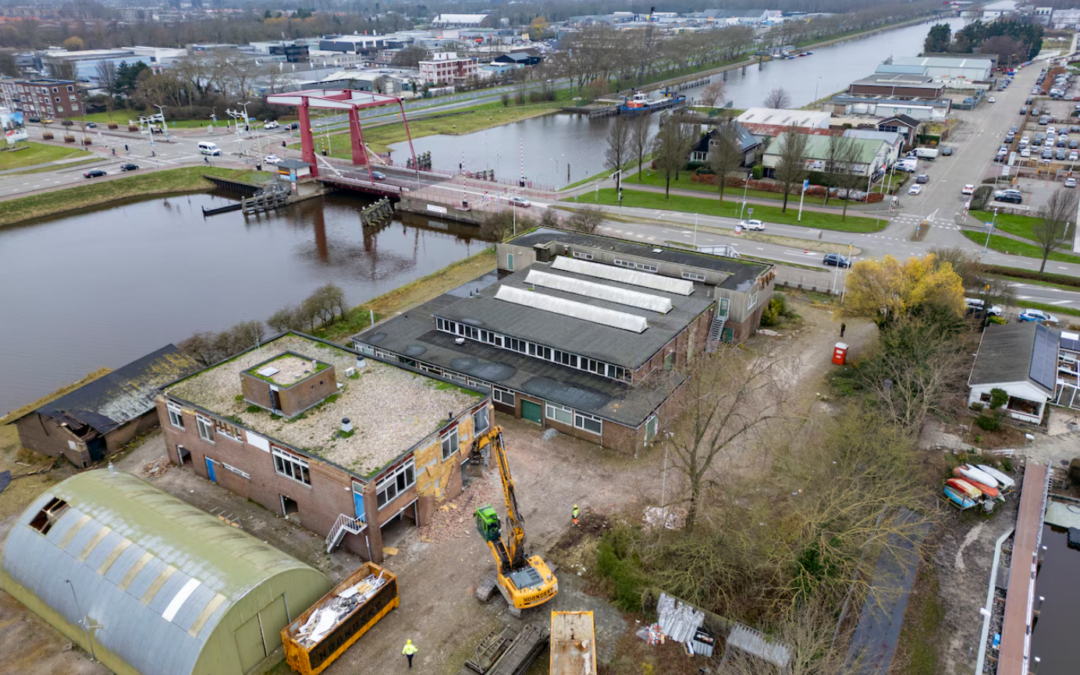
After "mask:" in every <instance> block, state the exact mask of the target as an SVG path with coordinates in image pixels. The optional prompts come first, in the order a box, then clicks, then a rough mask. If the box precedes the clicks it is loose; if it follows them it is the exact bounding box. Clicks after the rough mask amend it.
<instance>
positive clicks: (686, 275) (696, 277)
mask: <svg viewBox="0 0 1080 675" xmlns="http://www.w3.org/2000/svg"><path fill="white" fill-rule="evenodd" d="M682 278H683V279H689V280H690V281H705V275H704V274H698V273H697V272H683V273H682Z"/></svg>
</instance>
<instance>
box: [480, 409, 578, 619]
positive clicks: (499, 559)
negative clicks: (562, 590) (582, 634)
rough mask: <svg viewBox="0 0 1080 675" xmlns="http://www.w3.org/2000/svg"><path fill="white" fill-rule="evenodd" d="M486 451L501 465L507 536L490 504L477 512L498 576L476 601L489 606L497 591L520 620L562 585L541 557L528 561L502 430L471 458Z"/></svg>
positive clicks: (482, 587)
mask: <svg viewBox="0 0 1080 675" xmlns="http://www.w3.org/2000/svg"><path fill="white" fill-rule="evenodd" d="M485 448H488V449H490V451H491V452H492V453H493V454H494V456H495V461H496V462H497V463H498V465H499V478H501V479H502V488H503V499H505V500H506V529H507V532H506V536H505V537H503V533H502V524H501V522H500V519H499V514H498V512H497V511H496V510H495V509H494V508H492V506H491V505H490V504H486V505H484V506H482V507H480V508H479V509H477V510H476V529H477V530H478V531H479V532H480V536H481V537H483V539H484V541H486V542H487V545H488V547H489V548H490V549H491V554H492V555H493V556H495V572H494V573H493V574H489V575H488V576H487V578H485V579H484V581H483V582H482V583H481V584H480V586H479V587H478V588H477V589H476V597H477V598H479V599H480V600H481V601H482V602H487V601H488V600H490V599H491V596H492V595H493V594H494V593H495V589H496V588H498V589H499V592H500V593H502V595H503V597H504V598H506V604H507V605H509V606H510V613H511V614H513V615H514V616H517V617H520V616H521V612H522V610H525V609H529V608H530V607H539V606H540V605H542V604H544V603H545V602H547V601H548V600H551V599H552V598H554V597H555V594H556V593H558V592H559V581H558V579H556V578H555V574H554V572H552V571H551V569H550V568H548V566H547V563H545V562H544V560H543V558H541V557H540V556H538V555H534V556H531V557H526V554H525V519H524V517H522V515H521V512H520V511H519V510H518V505H517V496H516V495H515V494H514V479H513V478H511V476H510V465H509V464H508V463H507V460H506V446H505V444H504V442H503V435H502V427H499V426H492V428H491V429H490V430H489V431H488V432H487V433H484V434H480V435H479V436H477V438H476V441H475V442H474V443H473V448H472V456H473V457H474V458H478V457H482V456H483V453H484V449H485Z"/></svg>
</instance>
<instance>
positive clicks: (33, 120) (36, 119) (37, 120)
mask: <svg viewBox="0 0 1080 675" xmlns="http://www.w3.org/2000/svg"><path fill="white" fill-rule="evenodd" d="M26 121H27V122H33V123H34V124H37V123H39V122H41V118H40V117H31V118H30V119H28V120H26Z"/></svg>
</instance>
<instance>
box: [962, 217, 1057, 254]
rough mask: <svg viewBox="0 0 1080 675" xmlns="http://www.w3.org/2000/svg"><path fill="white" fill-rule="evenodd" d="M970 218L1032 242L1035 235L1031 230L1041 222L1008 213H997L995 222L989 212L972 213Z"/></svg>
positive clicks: (1033, 218) (1036, 219) (1040, 219)
mask: <svg viewBox="0 0 1080 675" xmlns="http://www.w3.org/2000/svg"><path fill="white" fill-rule="evenodd" d="M971 216H972V217H973V218H978V219H979V220H980V221H982V222H984V223H989V222H990V221H994V229H995V230H1001V231H1002V232H1008V233H1009V234H1012V235H1016V236H1017V237H1023V238H1024V239H1031V240H1032V241H1034V240H1035V235H1034V234H1032V232H1031V228H1033V227H1035V225H1037V224H1039V223H1041V222H1042V218H1036V217H1034V216H1015V215H1012V214H1009V213H999V214H998V216H997V220H994V214H993V213H991V212H989V211H972V212H971ZM1040 257H1041V256H1040Z"/></svg>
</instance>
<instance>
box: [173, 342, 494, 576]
mask: <svg viewBox="0 0 1080 675" xmlns="http://www.w3.org/2000/svg"><path fill="white" fill-rule="evenodd" d="M462 384H464V383H462ZM490 406H491V401H490V396H489V394H488V393H487V392H482V391H479V390H477V389H471V388H468V387H467V386H458V385H457V384H455V383H453V382H451V381H449V380H448V379H446V378H441V377H439V376H433V375H430V374H425V375H423V376H418V375H417V374H416V373H415V372H410V371H409V370H407V369H404V368H400V367H398V366H394V365H387V364H385V363H379V362H377V361H374V360H372V359H365V358H364V357H363V355H361V354H358V353H356V352H354V351H352V350H350V349H346V348H343V347H341V346H339V345H336V344H334V343H332V342H326V341H324V340H319V339H317V338H313V337H309V336H305V335H301V334H297V333H286V334H285V335H282V336H279V337H277V338H274V339H272V340H270V341H269V342H264V343H263V344H262V345H260V346H258V347H255V348H252V349H249V350H248V351H246V352H243V353H241V354H239V355H237V356H235V357H233V358H231V359H228V360H226V361H224V362H222V363H219V364H217V365H215V366H212V367H210V368H206V369H204V370H201V371H199V372H197V373H195V374H194V375H191V376H189V377H187V378H184V379H182V380H179V381H177V382H173V383H170V384H168V385H166V386H164V387H163V389H162V394H161V395H160V396H159V397H158V399H157V410H158V416H159V417H160V419H161V426H162V428H163V429H164V431H165V445H166V449H167V451H168V454H169V459H170V460H171V461H172V462H174V463H176V464H178V465H179V466H181V467H183V468H184V469H186V470H191V471H194V472H195V473H196V474H197V475H199V476H201V477H203V478H206V479H207V480H210V481H213V482H214V483H217V484H218V485H220V486H221V487H223V488H225V489H227V490H230V491H232V492H235V493H237V494H239V495H242V496H244V497H247V498H248V499H251V500H254V501H256V502H258V503H259V504H262V505H263V506H265V507H266V508H267V509H270V510H271V511H273V512H274V513H277V514H279V515H281V516H284V517H285V518H288V519H290V520H293V521H295V522H298V523H300V524H301V525H303V526H304V527H306V528H307V529H309V530H312V531H314V532H316V533H318V534H320V535H322V536H324V537H326V539H327V548H328V549H333V548H334V547H336V546H338V545H342V546H344V547H346V548H348V549H349V550H351V551H353V552H354V553H356V554H357V555H360V556H362V557H364V558H365V559H368V560H372V561H374V562H382V560H383V551H382V549H383V540H384V534H386V533H391V534H393V532H392V530H397V529H400V528H404V527H409V526H415V525H420V524H423V523H425V522H427V520H428V518H429V517H430V516H431V514H432V513H433V512H434V510H435V508H436V507H437V504H438V503H439V502H442V501H443V500H446V499H452V498H454V497H456V496H457V495H458V494H459V493H460V492H461V490H462V486H463V484H464V483H466V482H467V481H468V480H469V479H470V478H471V476H470V475H469V472H468V466H469V465H470V464H471V463H473V460H471V459H470V453H469V450H470V449H471V447H472V441H473V438H474V437H475V435H476V434H478V433H481V432H483V431H486V430H487V429H488V428H489V426H490V424H491V417H492V412H491V410H490ZM487 460H488V458H486V457H485V458H483V459H482V461H483V462H484V463H485V464H486V462H487ZM476 461H481V460H476Z"/></svg>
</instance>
